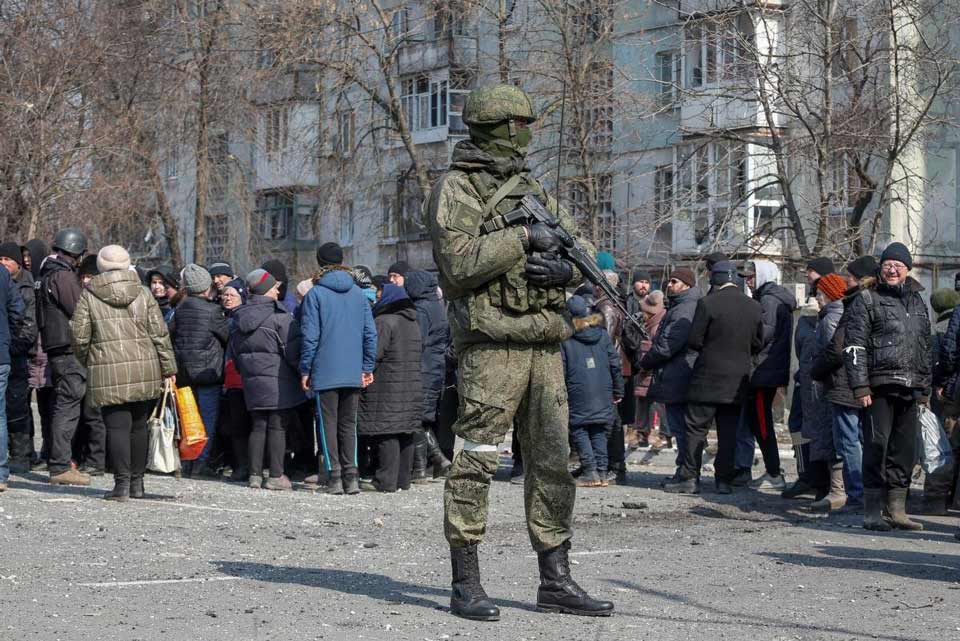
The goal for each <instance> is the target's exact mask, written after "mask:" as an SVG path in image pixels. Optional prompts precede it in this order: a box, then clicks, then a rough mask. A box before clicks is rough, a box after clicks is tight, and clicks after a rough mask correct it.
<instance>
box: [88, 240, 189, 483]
mask: <svg viewBox="0 0 960 641" xmlns="http://www.w3.org/2000/svg"><path fill="white" fill-rule="evenodd" d="M97 267H98V269H99V270H100V274H99V275H98V276H96V277H94V278H93V280H91V281H90V283H89V285H87V288H86V289H85V290H84V291H83V294H82V295H81V296H80V302H79V303H78V304H77V309H76V311H75V312H74V314H73V319H72V320H71V321H70V327H71V329H72V330H73V350H74V354H76V357H77V359H79V361H80V363H81V364H83V365H84V367H86V368H87V400H88V402H89V403H90V404H91V405H93V406H95V407H100V408H101V409H102V411H103V422H104V424H105V425H106V427H107V453H108V455H109V456H110V461H111V464H112V466H113V477H114V489H113V492H111V493H110V494H108V495H107V497H106V498H108V499H111V500H117V501H125V500H127V499H128V498H130V497H131V496H133V497H134V498H143V473H144V471H145V469H146V465H147V440H148V435H147V420H148V419H149V418H150V413H151V412H152V411H153V408H154V406H155V405H156V403H157V399H158V398H159V397H160V394H161V392H162V389H163V379H164V378H169V379H174V377H175V375H176V373H177V364H176V358H175V357H174V354H173V347H172V346H171V344H170V336H169V334H168V333H167V325H166V323H164V321H163V316H162V314H161V313H160V307H159V306H158V305H157V302H156V300H154V298H153V296H152V295H151V294H150V292H148V291H147V290H146V289H145V288H144V287H143V286H142V285H141V284H140V279H139V278H138V276H137V273H136V272H135V271H131V270H130V256H129V254H127V251H126V250H125V249H124V248H123V247H120V246H118V245H108V246H107V247H104V248H103V249H101V250H100V253H99V254H98V255H97Z"/></svg>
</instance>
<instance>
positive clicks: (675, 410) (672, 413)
mask: <svg viewBox="0 0 960 641" xmlns="http://www.w3.org/2000/svg"><path fill="white" fill-rule="evenodd" d="M664 408H665V409H666V416H664V417H663V420H664V422H665V423H666V424H667V431H668V432H669V433H670V436H672V437H673V441H674V445H676V447H677V461H676V464H677V465H680V457H681V456H682V455H683V450H684V449H685V448H686V447H687V422H686V419H684V414H686V411H687V405H686V403H666V404H665V405H664Z"/></svg>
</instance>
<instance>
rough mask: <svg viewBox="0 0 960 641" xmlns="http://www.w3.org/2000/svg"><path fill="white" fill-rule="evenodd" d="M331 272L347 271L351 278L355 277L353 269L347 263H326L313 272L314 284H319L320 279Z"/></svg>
mask: <svg viewBox="0 0 960 641" xmlns="http://www.w3.org/2000/svg"><path fill="white" fill-rule="evenodd" d="M330 272H347V273H348V274H349V275H350V278H351V279H352V278H353V270H352V269H350V268H349V267H347V266H346V265H324V266H323V267H321V268H320V269H318V270H317V271H316V272H315V273H314V274H313V278H312V279H311V280H312V281H313V284H314V285H319V284H320V279H321V278H323V277H324V276H326V275H327V274H329V273H330Z"/></svg>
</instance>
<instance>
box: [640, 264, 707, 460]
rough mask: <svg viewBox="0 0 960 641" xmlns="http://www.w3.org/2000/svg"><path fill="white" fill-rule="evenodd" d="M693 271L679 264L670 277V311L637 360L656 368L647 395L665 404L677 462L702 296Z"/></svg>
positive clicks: (641, 365)
mask: <svg viewBox="0 0 960 641" xmlns="http://www.w3.org/2000/svg"><path fill="white" fill-rule="evenodd" d="M696 284H697V281H696V276H695V275H694V273H693V271H692V270H690V269H688V268H686V267H680V268H678V269H675V270H673V273H671V275H670V280H669V281H667V313H666V314H665V315H664V316H663V320H661V321H660V327H659V329H657V334H656V336H654V337H653V344H652V345H651V346H650V349H649V351H647V353H646V354H644V355H643V358H642V359H641V360H640V362H639V363H638V365H639V367H640V369H644V370H649V371H652V372H653V382H652V383H651V385H650V390H649V391H648V392H647V398H649V399H650V400H653V401H658V402H660V403H663V404H664V407H665V408H666V415H665V416H664V420H665V421H666V423H667V431H668V432H669V433H670V435H671V436H673V438H674V439H675V441H676V444H677V465H679V464H680V458H681V456H682V452H683V451H684V444H685V440H684V434H685V432H686V427H685V425H686V423H685V419H684V415H685V413H686V408H687V406H686V404H685V403H684V398H685V397H686V394H687V387H688V386H689V385H690V376H691V375H692V374H693V362H694V359H695V357H696V354H695V353H693V352H691V351H690V350H688V349H687V339H688V338H689V337H690V328H691V327H692V324H693V315H694V312H695V311H696V309H697V302H699V300H700V290H699V289H697V288H696Z"/></svg>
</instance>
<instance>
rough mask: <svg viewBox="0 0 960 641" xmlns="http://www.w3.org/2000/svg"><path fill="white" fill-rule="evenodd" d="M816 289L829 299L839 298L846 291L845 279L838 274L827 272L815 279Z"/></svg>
mask: <svg viewBox="0 0 960 641" xmlns="http://www.w3.org/2000/svg"><path fill="white" fill-rule="evenodd" d="M817 289H818V290H819V291H821V292H823V294H824V295H825V296H826V297H827V298H828V299H830V300H831V301H835V300H840V299H841V298H843V295H844V293H846V291H847V281H845V280H844V279H843V276H841V275H840V274H827V275H826V276H822V277H820V280H818V281H817Z"/></svg>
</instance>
